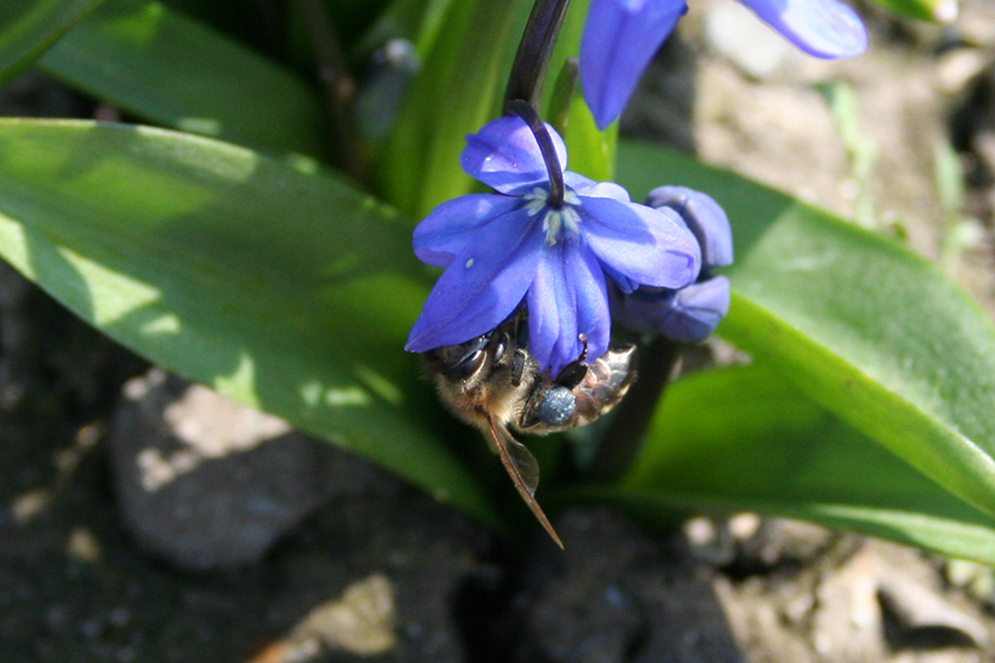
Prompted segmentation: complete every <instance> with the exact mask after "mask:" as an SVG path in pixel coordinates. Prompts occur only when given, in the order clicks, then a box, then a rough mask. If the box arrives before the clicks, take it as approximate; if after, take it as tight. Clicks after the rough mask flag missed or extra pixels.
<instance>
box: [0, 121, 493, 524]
mask: <svg viewBox="0 0 995 663" xmlns="http://www.w3.org/2000/svg"><path fill="white" fill-rule="evenodd" d="M308 163H309V162H303V164H301V165H302V166H305V168H302V169H298V168H295V167H294V166H293V165H290V164H288V163H283V162H280V161H275V160H271V159H268V158H266V157H263V156H261V155H259V154H258V153H255V152H252V151H250V150H248V149H245V148H241V147H236V146H233V145H230V144H226V143H221V142H216V141H213V140H209V139H206V138H200V137H196V136H191V135H189V134H179V133H173V132H170V131H166V130H160V129H152V128H147V127H132V126H125V125H101V124H96V123H92V122H83V121H73V122H69V121H62V122H60V121H28V120H4V121H0V253H2V255H3V257H4V258H5V259H6V260H8V261H9V262H10V263H11V264H13V265H14V266H15V267H16V268H17V269H19V270H20V271H21V272H23V273H24V274H25V275H27V276H28V277H29V278H31V279H32V280H34V281H36V282H37V283H38V284H40V285H41V286H42V287H44V288H45V289H46V290H48V291H49V292H50V293H51V294H52V295H53V296H55V297H56V298H57V299H58V300H59V301H61V302H62V303H63V304H65V305H66V306H67V307H68V308H70V309H71V310H73V311H74V312H75V313H76V314H78V315H79V316H80V317H82V318H84V319H85V320H87V321H89V322H90V323H92V324H93V325H94V326H96V327H97V328H99V329H101V330H103V331H104V332H106V333H107V334H108V335H110V336H111V337H113V338H115V339H117V340H118V341H120V342H121V343H123V344H125V345H127V346H128V347H130V348H132V349H134V350H135V351H137V352H139V353H141V354H143V355H145V356H146V357H148V358H149V359H151V360H152V361H154V362H156V363H158V364H161V365H163V366H165V367H167V368H169V369H171V370H174V371H177V372H179V373H180V374H182V375H185V376H187V377H189V378H192V379H195V380H198V381H201V382H204V383H206V384H208V385H210V386H212V387H214V388H215V389H217V390H218V391H220V392H221V393H224V394H226V395H228V396H230V397H232V398H234V399H236V400H238V401H241V402H243V403H246V404H249V405H252V406H256V407H260V408H262V409H265V410H267V411H269V412H272V413H274V414H277V415H279V416H281V417H284V418H286V419H287V420H289V421H290V422H292V423H293V424H295V425H297V426H299V427H300V428H302V429H304V430H307V431H310V432H312V433H315V434H318V435H321V436H324V437H326V438H328V439H330V440H332V441H334V442H336V443H337V444H340V445H342V446H344V447H346V448H348V449H351V450H353V451H355V452H357V453H360V454H363V455H365V456H367V457H369V458H371V459H373V460H375V461H376V462H378V463H381V464H382V465H384V466H386V467H387V468H389V469H391V470H393V471H394V472H396V473H398V474H399V475H401V476H403V477H406V478H407V479H409V480H410V481H412V482H413V483H415V484H417V485H419V486H422V487H423V488H426V489H428V490H429V491H430V492H432V493H433V494H434V495H435V496H436V497H438V498H440V499H444V500H447V501H451V502H452V503H454V504H456V505H457V506H459V507H460V508H462V509H464V510H465V511H466V512H468V513H470V514H472V515H474V516H476V517H478V518H481V519H482V520H484V521H486V522H490V523H494V522H495V520H496V519H495V517H494V513H493V512H492V511H491V510H490V508H489V506H488V504H487V502H486V501H485V499H484V497H483V495H482V494H481V492H480V490H479V488H478V486H477V485H476V483H475V482H474V479H473V478H472V477H471V476H470V475H469V473H468V472H467V471H466V469H465V468H464V467H463V466H461V465H460V464H459V463H458V462H457V461H456V460H455V459H454V457H453V456H452V455H451V454H450V452H449V451H448V450H447V449H446V448H445V447H444V446H442V445H441V444H440V443H439V441H438V440H437V439H436V438H435V437H434V436H433V435H432V434H431V433H430V432H429V430H428V429H427V428H426V426H425V423H424V421H423V415H422V413H423V412H425V411H433V410H435V409H436V408H434V407H427V406H426V403H429V402H430V400H429V399H431V400H434V395H433V394H432V393H431V390H430V389H427V388H426V386H425V385H424V384H421V383H420V380H419V379H418V377H417V375H418V370H417V365H418V361H417V357H415V356H412V355H409V354H406V353H405V352H404V351H403V349H402V347H403V345H404V342H405V339H406V337H407V333H408V330H409V328H410V326H411V324H412V322H413V321H414V319H415V317H416V316H417V314H418V307H419V305H420V303H421V301H422V299H423V298H424V296H425V294H426V292H427V286H426V285H425V284H424V281H425V279H424V276H423V272H422V267H421V266H420V265H419V264H418V263H417V261H416V260H415V259H414V257H413V256H412V255H411V249H410V231H409V230H408V227H409V225H408V224H407V223H404V222H402V221H401V220H399V219H398V218H396V215H395V214H394V213H393V212H392V211H391V210H389V209H387V208H385V207H383V206H382V205H380V204H378V203H377V202H376V201H374V200H373V199H371V198H369V197H367V196H364V195H362V194H360V193H357V192H356V191H355V190H354V189H352V188H350V187H348V186H346V185H344V184H342V183H341V182H339V181H337V180H335V179H333V178H332V177H330V176H327V175H325V174H322V173H316V172H314V170H313V169H307V168H306V166H307V165H308Z"/></svg>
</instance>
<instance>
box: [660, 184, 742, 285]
mask: <svg viewBox="0 0 995 663" xmlns="http://www.w3.org/2000/svg"><path fill="white" fill-rule="evenodd" d="M646 204H647V205H649V206H650V207H652V208H654V209H659V208H661V207H669V208H670V209H672V210H674V211H675V212H677V214H678V215H680V217H681V219H683V220H684V223H686V224H687V226H688V229H689V230H690V231H691V232H692V233H693V234H694V236H695V239H697V240H698V244H700V245H701V263H702V269H711V268H713V267H723V266H725V265H731V264H732V228H731V227H730V226H729V217H728V216H726V213H725V210H723V209H722V207H721V206H720V205H719V204H718V203H717V202H715V199H714V198H712V197H711V196H709V195H707V194H704V193H701V192H700V191H695V190H694V189H688V188H687V187H683V186H661V187H659V188H657V189H653V190H652V191H650V194H649V196H648V197H647V198H646Z"/></svg>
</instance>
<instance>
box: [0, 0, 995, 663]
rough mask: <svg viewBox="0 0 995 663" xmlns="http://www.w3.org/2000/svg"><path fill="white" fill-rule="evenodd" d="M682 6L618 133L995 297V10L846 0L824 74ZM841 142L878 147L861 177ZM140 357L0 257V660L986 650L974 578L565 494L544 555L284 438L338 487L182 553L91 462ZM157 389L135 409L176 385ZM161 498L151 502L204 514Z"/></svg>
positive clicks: (22, 90) (219, 458)
mask: <svg viewBox="0 0 995 663" xmlns="http://www.w3.org/2000/svg"><path fill="white" fill-rule="evenodd" d="M691 9H692V10H691V13H690V15H689V16H688V17H687V18H686V19H685V20H684V21H683V22H682V25H681V33H680V36H679V38H675V39H672V40H671V41H670V42H668V44H667V45H666V46H665V47H664V49H663V51H662V52H661V54H660V56H659V57H658V59H657V61H656V63H655V64H654V66H653V69H652V70H651V73H650V74H649V75H648V76H647V78H646V79H645V81H644V87H643V93H642V95H641V96H640V98H639V99H637V100H636V101H635V102H634V104H633V107H632V108H631V109H630V112H629V113H628V115H627V117H626V119H625V123H624V127H625V128H626V130H627V131H628V132H630V133H632V134H635V135H640V136H643V137H648V138H652V139H656V140H662V141H664V142H667V143H669V144H671V145H675V146H677V147H679V148H681V149H685V150H688V151H695V152H697V154H698V155H699V156H700V157H701V158H702V159H704V160H705V161H708V162H711V163H715V164H719V165H723V166H726V167H729V168H732V169H734V170H736V171H738V172H741V173H744V174H746V175H748V176H750V177H753V178H755V179H757V180H760V181H762V182H764V183H767V184H770V185H772V186H775V187H778V188H781V189H784V190H786V191H788V192H791V193H793V194H795V195H797V196H800V197H802V198H805V199H807V200H810V201H812V202H814V203H816V204H819V205H821V206H824V207H826V208H829V209H831V210H834V211H836V212H839V213H840V214H843V215H845V216H848V217H853V216H862V218H863V219H864V220H865V221H866V222H868V223H873V224H875V225H876V227H877V228H878V229H879V230H880V231H881V232H885V233H889V234H892V235H894V236H897V237H903V238H906V241H908V242H909V243H910V244H911V245H912V246H913V247H914V248H916V249H917V250H919V251H921V252H923V253H924V254H926V255H928V256H930V257H932V258H935V259H937V260H941V259H942V260H943V264H944V266H945V268H946V269H948V270H950V273H951V274H952V275H954V276H955V277H956V278H957V279H959V280H960V281H961V282H962V283H963V284H964V285H965V287H967V288H968V289H969V290H970V291H971V292H972V293H973V294H974V295H975V296H976V297H977V298H978V299H979V300H980V301H981V302H982V304H983V305H984V306H985V307H986V309H987V310H988V311H989V312H991V313H992V314H995V287H993V276H995V271H993V269H992V267H993V265H992V261H993V255H992V246H993V242H992V224H993V220H995V4H993V3H991V0H962V2H961V16H960V19H959V20H958V22H957V23H955V24H954V25H953V26H950V27H946V28H940V27H937V26H928V25H922V24H915V23H911V22H908V21H903V20H899V19H896V18H895V17H893V16H891V15H889V14H887V13H886V12H884V11H882V10H880V9H876V8H875V7H874V6H872V5H870V4H861V5H860V6H859V9H860V11H861V12H862V14H863V15H864V16H865V18H866V19H867V21H868V24H869V26H870V28H871V31H872V45H871V48H870V49H869V51H868V53H867V54H865V55H864V56H862V57H860V58H855V59H853V60H848V61H843V62H834V63H825V62H817V61H814V60H812V59H810V58H806V57H804V56H800V55H798V54H797V52H796V51H794V49H791V48H787V49H786V48H784V47H783V46H784V45H783V43H782V42H781V41H779V38H778V37H776V36H773V35H772V34H770V33H769V31H767V32H765V30H766V29H765V28H762V27H760V28H758V29H756V30H755V29H754V28H753V27H750V21H751V20H752V19H750V17H748V16H747V17H746V18H744V19H743V20H742V21H741V20H740V18H742V17H741V16H740V15H739V14H737V13H736V12H737V11H738V10H740V9H742V8H741V6H739V5H737V4H736V3H734V2H732V0H695V2H693V3H692V8H691ZM729 24H735V25H736V26H737V27H739V26H743V27H742V30H743V34H742V35H741V36H740V37H738V41H737V39H736V38H728V34H729V32H730V31H729V30H725V29H723V27H722V26H724V25H729ZM758 30H759V31H758ZM830 81H845V82H847V83H849V84H850V85H851V86H852V89H853V90H854V91H855V92H856V98H857V100H858V102H859V115H858V128H859V132H858V134H859V139H858V141H857V143H856V145H857V147H856V148H854V144H853V143H851V144H850V145H849V148H850V149H851V152H848V145H847V144H846V143H845V142H844V140H843V139H842V138H841V133H840V129H839V126H838V124H837V122H836V121H835V120H834V118H833V115H832V113H831V112H830V110H829V106H828V104H827V103H826V100H825V97H824V95H823V94H822V93H820V92H819V91H818V89H817V87H816V86H817V85H818V84H822V83H827V82H830ZM97 112H103V110H102V109H97V108H95V107H94V105H93V104H92V103H91V102H90V101H88V100H87V99H85V98H82V97H79V96H77V95H75V94H74V93H72V92H69V91H67V90H65V89H64V88H61V87H60V86H58V85H56V84H54V83H52V82H51V81H48V80H45V79H44V78H43V77H41V76H40V75H38V74H35V73H30V74H28V75H26V76H25V77H23V78H21V79H19V80H18V81H16V82H15V84H13V85H12V86H10V87H8V88H7V89H5V90H4V91H2V92H0V114H3V115H47V116H76V117H79V116H84V117H85V116H93V115H94V113H97ZM944 144H948V145H951V146H952V147H953V148H954V149H955V151H956V152H955V153H956V157H957V162H958V163H959V164H960V166H961V167H962V169H963V173H964V186H965V189H964V197H963V205H962V206H961V207H960V208H959V209H958V208H955V209H953V210H951V209H949V208H945V207H944V206H943V205H942V204H941V203H940V195H939V193H938V185H937V176H936V171H935V153H936V152H935V150H936V149H937V147H936V146H937V145H944ZM861 145H863V146H864V147H865V148H866V146H867V145H871V146H873V149H872V150H871V151H872V152H873V154H875V155H876V157H874V158H871V159H870V161H869V162H868V163H870V167H869V168H868V169H867V170H866V171H863V172H861V171H860V169H859V168H857V167H855V163H854V160H853V155H854V154H856V153H855V152H853V151H852V150H853V149H857V150H858V151H859V149H860V146H861ZM868 209H870V210H871V211H872V212H873V213H870V214H865V212H866V210H868ZM147 369H148V366H147V365H146V363H145V362H144V361H143V360H141V359H140V358H138V357H135V356H134V355H132V354H130V353H129V352H128V351H126V350H124V349H122V348H120V347H117V346H115V345H114V344H113V343H111V342H110V341H108V340H106V339H105V338H103V337H102V336H101V335H100V334H98V333H97V332H95V331H94V330H92V329H90V328H89V327H87V326H86V325H85V324H83V323H82V322H80V321H78V320H77V319H76V318H74V317H73V316H72V315H71V314H69V313H68V312H66V311H64V310H63V309H61V308H60V307H59V306H58V305H57V304H55V303H54V302H52V301H51V300H50V299H49V298H48V297H47V296H46V295H45V294H43V293H42V292H41V291H39V290H38V289H36V288H35V287H34V286H32V285H31V284H29V283H27V282H26V281H24V280H23V279H22V278H21V277H20V276H18V275H17V274H16V273H14V272H13V271H12V270H11V269H9V268H6V267H5V266H0V661H3V662H4V663H7V662H10V663H22V662H23V663H28V662H35V661H37V662H47V661H52V662H55V661H58V662H64V661H72V662H76V661H79V662H90V661H120V662H122V663H127V662H128V661H139V660H140V661H165V662H173V661H175V662H183V663H187V662H189V663H200V662H203V663H207V662H210V663H225V662H233V663H236V662H254V663H279V662H281V661H287V662H289V661H360V660H363V661H373V662H377V661H411V662H416V661H417V662H421V661H431V662H433V663H445V662H448V661H452V662H466V663H490V662H492V661H505V662H514V661H523V662H524V661H528V662H530V663H545V662H561V661H562V662H568V661H569V662H584V661H591V662H595V661H597V662H599V663H601V662H605V663H611V662H614V661H619V662H622V661H625V662H633V663H650V662H653V663H656V662H659V661H682V662H692V661H702V662H705V661H708V662H710V663H711V662H724V661H730V662H731V661H749V662H751V663H761V662H766V661H770V662H778V663H782V662H791V663H805V662H808V661H813V662H814V661H833V662H851V661H852V662H855V663H863V662H867V663H871V662H878V661H887V662H895V663H898V662H901V663H906V662H909V663H911V662H922V663H926V662H929V663H941V662H943V663H946V662H948V661H949V662H954V661H958V662H960V661H963V662H968V661H979V662H980V661H995V613H993V601H995V576H993V575H992V571H991V569H986V568H983V567H978V566H974V565H970V564H965V563H962V562H958V561H955V560H947V559H943V558H940V557H937V556H935V555H929V554H925V553H922V552H920V551H915V550H911V549H908V548H902V547H900V546H896V545H892V544H887V543H884V542H880V541H873V540H867V539H862V538H859V537H856V536H853V535H849V534H845V533H840V532H832V531H828V530H825V529H822V528H819V527H815V526H812V525H807V524H804V523H796V522H791V521H784V520H777V519H766V518H761V517H759V516H756V515H754V514H738V515H736V516H734V517H731V518H729V519H726V520H716V519H707V518H697V519H694V520H691V521H689V522H687V523H685V524H684V525H683V526H682V527H681V528H678V529H676V530H674V531H673V532H672V533H670V534H667V535H661V534H659V533H657V534H650V533H647V532H645V531H643V530H641V529H640V528H639V527H637V526H636V525H634V524H633V523H631V522H629V521H628V519H627V518H625V516H623V515H622V514H620V513H618V512H615V511H612V510H609V509H605V508H583V509H573V510H570V511H568V512H566V513H564V514H562V515H561V517H560V518H559V519H558V521H557V523H556V525H557V529H558V530H559V532H560V533H561V535H562V537H563V539H564V541H565V543H566V546H567V549H566V552H565V553H561V552H560V551H558V550H556V549H554V548H553V547H552V544H550V543H549V542H548V541H546V540H545V539H544V538H543V537H541V536H539V537H537V538H535V539H533V540H531V541H529V542H526V543H524V544H522V545H517V544H512V543H509V542H507V541H505V540H503V539H501V538H499V537H496V536H495V535H493V534H491V533H489V532H486V531H484V530H482V529H480V528H479V527H478V526H476V525H475V524H474V523H471V522H468V521H466V520H464V519H463V518H462V517H460V516H459V515H458V514H456V513H454V512H452V511H450V510H449V509H447V508H446V507H443V506H440V505H438V504H436V503H435V502H433V501H432V500H431V499H430V498H429V497H427V496H425V495H423V494H421V493H419V492H417V491H415V490H414V489H412V488H410V487H408V486H407V485H405V484H403V483H401V482H399V481H398V480H396V479H394V478H393V477H391V476H389V475H387V474H385V473H384V472H382V471H380V470H379V469H377V468H375V467H373V466H371V465H369V464H368V463H366V462H365V461H363V460H362V459H358V458H355V457H351V456H348V455H346V454H343V453H341V452H338V451H336V450H335V449H333V448H332V447H330V446H327V445H319V446H320V448H321V451H315V448H314V447H310V446H308V444H309V443H307V442H303V441H301V440H297V441H296V442H294V445H295V446H294V448H305V447H306V449H307V450H306V452H301V453H307V454H312V455H309V456H307V458H309V459H310V458H317V456H314V455H313V454H319V455H320V456H321V457H320V459H319V460H317V461H315V463H316V464H317V466H318V467H321V468H329V469H328V474H329V476H330V477H333V479H334V480H329V481H328V482H326V483H321V485H320V486H318V485H317V484H316V486H317V487H316V488H315V491H316V493H317V494H320V495H321V500H320V501H319V502H320V503H318V504H312V503H311V501H308V500H303V501H302V504H303V506H301V507H300V509H301V511H300V513H299V515H296V513H295V515H293V517H287V518H283V519H280V521H279V522H280V523H281V524H280V525H279V527H280V528H281V529H279V530H274V531H273V532H272V533H271V534H270V533H267V534H266V536H263V537H262V538H259V537H256V538H255V539H253V540H254V541H263V543H262V544H259V545H258V548H259V550H258V552H253V553H252V554H251V555H247V554H243V555H242V556H239V555H238V554H237V553H239V552H241V553H246V551H245V550H244V549H242V550H240V551H239V550H236V551H235V553H233V556H232V557H228V558H226V557H223V556H216V557H210V558H209V559H208V558H205V557H204V556H203V555H201V554H200V553H198V555H194V556H191V555H190V554H189V551H190V550H191V549H192V548H191V546H193V547H194V548H196V544H197V541H191V540H184V539H183V538H182V537H183V536H197V534H196V527H190V528H186V527H185V525H186V524H189V523H190V522H191V521H189V520H184V521H183V523H184V524H185V525H184V528H181V529H178V530H176V531H177V533H176V534H175V535H173V534H169V535H168V536H164V537H159V539H156V538H155V537H154V536H151V537H150V536H149V535H148V531H147V528H145V529H143V527H142V526H140V524H145V525H150V524H151V525H154V524H155V523H157V522H158V521H156V520H154V519H155V518H157V517H160V516H157V515H156V513H159V512H161V511H162V509H161V504H159V505H158V506H156V505H148V506H146V505H144V503H143V505H142V507H141V508H140V509H136V508H135V507H134V505H131V506H130V507H129V505H126V504H122V499H127V497H126V492H125V491H124V490H123V489H122V487H121V486H120V485H119V482H120V481H122V479H121V477H120V473H119V472H117V473H116V472H115V471H113V463H112V460H111V459H112V458H114V457H115V454H116V453H118V451H116V450H115V449H117V447H114V446H112V444H111V442H109V439H114V437H115V435H116V436H117V438H121V437H122V435H124V434H123V433H121V426H122V424H121V420H122V419H121V417H122V411H124V409H125V408H127V407H128V404H127V401H128V398H126V397H123V396H122V393H123V390H124V389H125V387H124V385H125V383H126V381H127V380H129V379H131V378H134V377H136V376H140V375H142V374H144V373H145V371H146V370H147ZM146 379H148V378H146ZM174 386H175V389H176V391H175V393H174V394H173V395H172V396H169V397H168V398H166V397H163V398H164V400H163V402H162V403H161V404H160V406H157V408H158V409H156V408H153V411H152V413H151V414H150V415H149V416H152V417H155V416H161V417H163V418H164V419H163V420H165V417H166V414H165V413H166V410H167V409H168V408H169V406H170V404H174V403H175V402H177V400H178V399H182V398H183V397H184V394H188V393H189V392H188V391H187V390H186V387H185V386H184V385H179V386H176V385H174ZM157 413H158V414H157ZM129 430H131V429H129ZM129 435H130V433H129ZM135 435H137V434H135ZM124 436H125V437H128V436H127V435H124ZM129 439H130V438H129ZM143 439H144V438H143ZM246 451H247V449H242V448H239V449H234V450H232V451H231V453H227V452H226V453H214V452H211V453H214V455H211V453H208V454H207V455H206V456H204V458H208V459H209V460H210V462H207V461H204V462H203V463H200V464H199V465H197V463H193V464H190V465H189V467H187V466H185V467H187V469H189V470H190V471H189V474H190V476H191V478H192V480H200V481H202V482H203V481H207V482H211V481H212V477H216V476H218V475H217V474H215V473H213V472H215V471H214V470H211V469H210V468H212V467H215V466H214V465H212V463H215V462H217V463H223V462H226V460H225V458H226V456H232V457H235V456H238V455H239V454H240V453H243V452H246ZM295 453H296V452H295ZM171 458H174V459H176V458H187V459H189V456H176V455H175V454H174V455H173V456H171ZM265 458H266V459H268V460H266V461H265V467H268V468H275V467H277V465H276V464H274V463H273V461H272V457H271V456H265ZM201 460H203V458H202V459H201ZM191 462H192V461H191ZM197 462H198V463H199V462H200V461H197ZM309 462H310V461H309ZM194 465H196V467H194ZM239 467H240V468H243V469H241V470H239V471H245V472H257V471H259V470H258V469H252V467H251V466H250V465H248V464H246V465H242V466H239ZM198 468H200V469H203V468H208V470H206V471H203V472H201V474H200V475H199V476H200V479H197V477H198V473H197V470H198ZM174 469H175V468H174ZM184 471H186V470H184ZM272 471H273V472H276V469H272ZM236 483H237V482H236ZM243 484H244V482H243ZM243 497H244V496H243ZM269 497H272V496H271V495H269V496H267V498H269ZM170 500H171V501H168V502H167V504H168V506H170V509H166V510H165V515H164V516H162V517H164V518H170V517H172V518H176V517H178V516H177V513H178V512H179V511H178V510H182V512H183V513H182V514H181V515H182V517H183V518H192V517H196V515H197V514H203V513H204V512H206V511H207V510H209V507H207V506H205V503H202V502H194V503H182V502H181V501H177V500H178V498H175V497H171V498H170ZM212 508H213V507H212ZM129 509H130V510H129ZM157 509H159V511H157ZM190 513H193V514H194V516H189V514H190ZM142 521H144V523H142ZM136 522H137V523H139V524H136ZM164 522H165V521H164ZM164 526H165V525H164ZM249 526H251V523H250V522H248V521H247V524H246V527H249ZM170 532H172V530H170ZM237 534H238V532H236V533H235V535H237ZM267 537H270V538H267ZM163 539H165V543H163V542H162V541H163ZM157 540H158V541H159V543H157ZM201 549H202V548H197V550H201ZM211 549H212V550H215V547H213V546H212V547H211ZM185 555H186V556H185ZM205 560H206V561H205ZM198 565H199V566H198Z"/></svg>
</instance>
